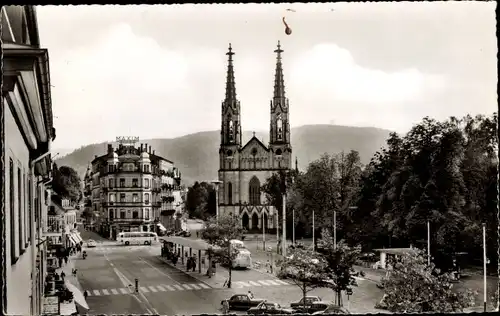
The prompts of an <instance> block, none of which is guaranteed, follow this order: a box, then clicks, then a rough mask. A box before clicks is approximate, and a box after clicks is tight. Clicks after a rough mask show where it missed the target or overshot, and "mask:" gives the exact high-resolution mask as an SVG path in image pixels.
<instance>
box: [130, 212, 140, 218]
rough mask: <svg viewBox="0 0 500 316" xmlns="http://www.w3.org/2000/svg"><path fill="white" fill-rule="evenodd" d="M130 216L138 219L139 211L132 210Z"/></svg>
mask: <svg viewBox="0 0 500 316" xmlns="http://www.w3.org/2000/svg"><path fill="white" fill-rule="evenodd" d="M132 218H133V219H138V218H139V212H138V211H133V212H132Z"/></svg>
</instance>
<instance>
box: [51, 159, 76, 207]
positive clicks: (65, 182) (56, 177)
mask: <svg viewBox="0 0 500 316" xmlns="http://www.w3.org/2000/svg"><path fill="white" fill-rule="evenodd" d="M52 175H53V180H52V188H53V190H54V191H55V192H56V193H57V194H58V195H60V196H61V197H63V198H66V199H69V200H70V201H71V202H73V203H78V202H79V200H80V198H81V192H82V185H81V183H82V182H81V179H80V176H78V173H77V172H76V171H75V169H73V168H71V167H68V166H61V167H60V168H58V167H57V165H56V164H55V163H54V168H53V171H52Z"/></svg>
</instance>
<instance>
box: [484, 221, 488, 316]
mask: <svg viewBox="0 0 500 316" xmlns="http://www.w3.org/2000/svg"><path fill="white" fill-rule="evenodd" d="M487 260H488V259H487V258H486V224H485V223H483V270H484V271H483V273H484V275H483V277H484V284H483V291H484V299H483V303H484V312H485V313H486V296H487V294H486V261H487Z"/></svg>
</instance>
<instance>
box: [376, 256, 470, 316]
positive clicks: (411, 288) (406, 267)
mask: <svg viewBox="0 0 500 316" xmlns="http://www.w3.org/2000/svg"><path fill="white" fill-rule="evenodd" d="M391 266H392V270H391V271H390V275H389V278H388V279H387V280H385V281H384V291H385V295H384V298H383V299H382V302H381V304H378V306H376V307H378V308H385V309H388V310H389V311H391V312H395V313H422V312H438V313H449V312H462V311H463V309H464V308H466V307H469V306H472V305H473V304H474V293H472V292H471V291H469V290H466V291H455V290H453V289H452V282H451V281H452V276H451V274H449V273H440V271H439V269H436V268H435V265H434V264H431V265H430V266H429V265H427V257H426V256H425V254H424V252H422V251H419V250H415V251H413V252H410V253H407V254H405V255H403V256H402V258H401V260H400V261H395V260H393V261H391Z"/></svg>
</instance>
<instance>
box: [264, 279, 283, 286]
mask: <svg viewBox="0 0 500 316" xmlns="http://www.w3.org/2000/svg"><path fill="white" fill-rule="evenodd" d="M266 282H268V283H271V284H272V285H281V284H279V283H278V282H275V281H273V280H267V281H266Z"/></svg>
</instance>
